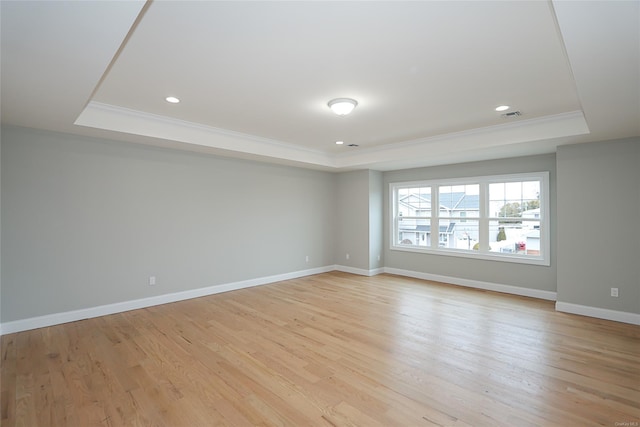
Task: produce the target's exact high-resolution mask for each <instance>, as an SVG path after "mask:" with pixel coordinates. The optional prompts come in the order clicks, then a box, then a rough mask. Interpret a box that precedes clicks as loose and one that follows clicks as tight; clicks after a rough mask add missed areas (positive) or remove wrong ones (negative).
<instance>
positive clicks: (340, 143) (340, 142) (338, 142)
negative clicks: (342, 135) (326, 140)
mask: <svg viewBox="0 0 640 427" xmlns="http://www.w3.org/2000/svg"><path fill="white" fill-rule="evenodd" d="M336 144H337V145H342V144H344V141H336Z"/></svg>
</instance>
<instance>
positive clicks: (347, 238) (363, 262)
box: [335, 170, 383, 271]
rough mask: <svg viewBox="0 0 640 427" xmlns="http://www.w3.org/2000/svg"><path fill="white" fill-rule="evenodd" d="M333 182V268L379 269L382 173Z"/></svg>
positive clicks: (363, 173) (363, 172) (348, 174)
mask: <svg viewBox="0 0 640 427" xmlns="http://www.w3.org/2000/svg"><path fill="white" fill-rule="evenodd" d="M337 180H338V181H337V187H336V194H337V211H336V218H337V219H338V221H337V222H336V257H335V259H336V264H338V265H341V266H346V267H352V268H357V269H360V270H367V271H369V270H373V269H377V268H381V267H382V266H383V259H382V249H383V229H382V211H383V206H382V193H383V185H382V172H377V171H371V170H360V171H353V172H343V173H340V174H338V178H337ZM346 254H349V259H347V258H346ZM378 256H380V260H378Z"/></svg>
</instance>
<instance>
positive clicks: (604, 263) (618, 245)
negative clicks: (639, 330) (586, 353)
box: [557, 138, 640, 313]
mask: <svg viewBox="0 0 640 427" xmlns="http://www.w3.org/2000/svg"><path fill="white" fill-rule="evenodd" d="M557 163H558V230H559V232H558V301H559V302H565V303H571V304H578V305H585V306H590V307H598V308H605V309H610V310H617V311H625V312H630V313H640V255H639V254H640V250H639V248H638V245H639V244H640V138H636V139H632V140H624V141H610V142H602V143H595V144H577V145H568V146H562V147H559V149H558V153H557ZM612 287H617V288H619V295H620V296H619V297H618V298H613V297H611V288H612Z"/></svg>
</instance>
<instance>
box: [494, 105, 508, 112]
mask: <svg viewBox="0 0 640 427" xmlns="http://www.w3.org/2000/svg"><path fill="white" fill-rule="evenodd" d="M509 108H510V107H509V106H508V105H501V106H499V107H496V111H507V110H508V109H509Z"/></svg>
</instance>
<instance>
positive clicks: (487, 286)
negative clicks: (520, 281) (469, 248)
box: [384, 267, 557, 301]
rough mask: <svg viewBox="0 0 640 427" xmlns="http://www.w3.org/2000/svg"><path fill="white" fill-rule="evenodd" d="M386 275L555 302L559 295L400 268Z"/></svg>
mask: <svg viewBox="0 0 640 427" xmlns="http://www.w3.org/2000/svg"><path fill="white" fill-rule="evenodd" d="M384 272H385V273H389V274H397V275H398V276H406V277H413V278H416V279H423V280H431V281H434V282H443V283H450V284H452V285H459V286H466V287H468V288H476V289H484V290H486V291H496V292H502V293H505V294H513V295H521V296H525V297H532V298H539V299H544V300H550V301H555V300H556V297H557V293H556V292H553V291H542V290H539V289H531V288H521V287H518V286H512V285H503V284H500V283H491V282H481V281H479V280H470V279H461V278H459V277H451V276H441V275H439V274H431V273H422V272H419V271H411V270H402V269H399V268H391V267H385V268H384Z"/></svg>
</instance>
